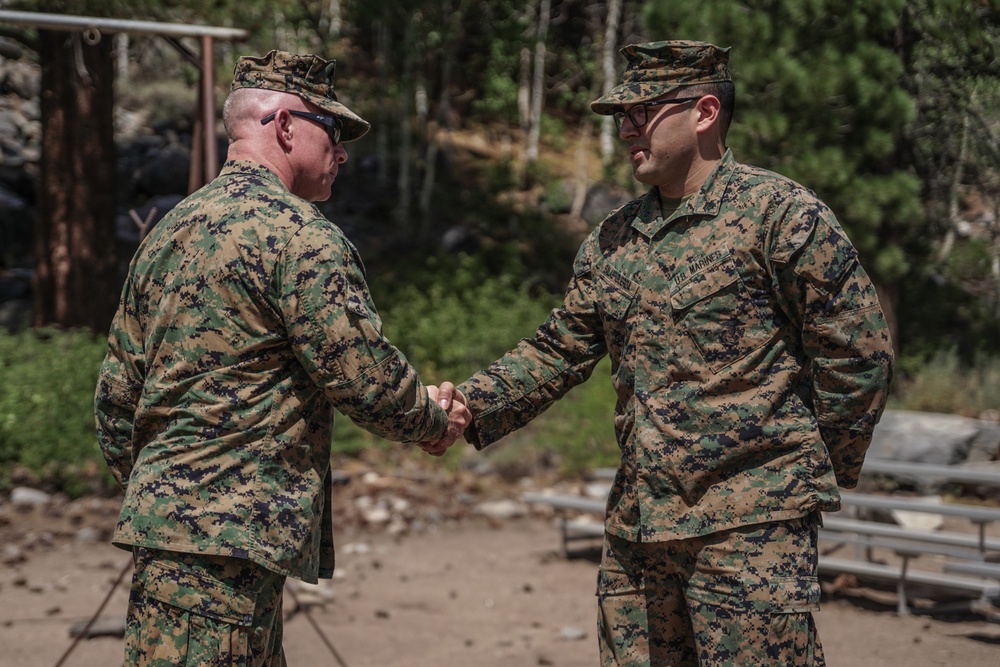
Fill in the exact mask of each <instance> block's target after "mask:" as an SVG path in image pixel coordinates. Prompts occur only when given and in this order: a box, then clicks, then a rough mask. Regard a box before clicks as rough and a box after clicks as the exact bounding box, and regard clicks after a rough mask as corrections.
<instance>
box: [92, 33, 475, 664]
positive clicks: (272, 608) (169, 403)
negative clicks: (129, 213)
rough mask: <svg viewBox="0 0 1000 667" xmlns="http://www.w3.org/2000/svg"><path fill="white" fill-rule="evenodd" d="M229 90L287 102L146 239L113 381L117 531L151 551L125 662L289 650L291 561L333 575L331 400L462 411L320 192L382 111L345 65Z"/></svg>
mask: <svg viewBox="0 0 1000 667" xmlns="http://www.w3.org/2000/svg"><path fill="white" fill-rule="evenodd" d="M232 88H233V93H232V94H231V95H230V98H229V100H227V110H226V113H228V114H230V115H231V116H233V117H235V116H238V114H239V113H240V112H239V111H237V110H236V107H238V106H239V105H240V104H242V105H243V108H244V113H245V114H246V108H247V106H248V105H249V108H250V109H251V110H253V109H255V107H254V105H255V104H257V105H260V104H265V105H266V104H271V108H272V110H274V113H273V114H269V115H267V116H264V115H263V113H260V112H259V111H257V112H256V113H259V115H255V116H253V117H251V118H250V119H249V120H247V119H246V118H243V120H242V122H243V125H242V126H240V129H239V130H238V134H239V136H237V137H236V139H235V140H234V137H233V131H234V130H233V128H231V127H230V123H231V122H232V123H235V122H236V121H235V120H232V119H231V118H229V117H228V116H227V118H226V122H227V131H228V132H229V133H230V140H231V142H232V143H231V144H230V153H229V159H228V160H227V162H226V163H225V165H224V166H223V168H222V170H221V173H220V174H219V176H218V177H217V178H216V179H214V180H213V181H212V182H211V183H210V184H209V185H207V186H205V187H204V188H202V189H201V190H199V191H198V192H196V193H194V194H192V195H191V196H189V197H188V198H187V199H185V200H184V201H182V202H181V203H180V204H178V205H177V206H176V207H175V208H174V209H173V210H171V211H170V213H169V214H168V215H167V216H166V217H165V218H164V219H163V220H162V221H161V222H160V223H159V224H157V225H156V226H155V227H154V228H153V230H152V232H151V233H150V235H149V236H148V237H147V238H146V239H145V241H144V242H143V244H142V246H141V248H140V250H139V251H138V253H137V254H136V256H135V258H134V259H133V261H132V264H131V266H130V269H129V274H128V278H127V281H126V284H125V286H124V289H123V294H122V299H121V305H120V307H119V310H118V313H117V315H116V317H115V320H114V322H113V325H112V329H111V334H110V337H109V350H108V354H107V357H106V359H105V361H104V364H103V366H102V368H101V371H100V379H99V382H98V386H97V392H96V414H97V425H98V437H99V440H100V445H101V448H102V450H103V452H104V455H105V458H106V460H107V462H108V465H109V467H110V469H111V472H112V474H113V475H114V476H115V478H116V479H117V481H118V482H119V484H120V485H121V486H122V488H123V489H124V491H125V498H124V503H123V507H122V510H121V516H120V520H119V522H118V526H117V529H116V530H115V533H114V538H113V541H114V543H115V544H116V545H117V546H120V547H123V548H126V549H133V550H134V552H135V560H136V569H135V574H134V576H133V587H132V594H131V598H130V604H129V621H128V634H127V637H126V658H127V664H129V665H150V666H153V667H156V666H160V665H163V666H166V665H175V664H186V665H189V666H190V665H216V664H225V665H230V664H232V665H283V664H284V657H283V653H282V650H281V591H282V586H283V583H284V580H285V577H296V578H299V579H302V580H304V581H307V582H316V581H317V578H319V577H326V578H329V577H330V576H331V575H332V573H333V568H334V545H333V532H332V518H331V508H330V499H331V475H330V442H331V430H332V424H333V413H334V410H337V411H339V412H341V413H343V414H344V415H346V416H348V417H349V418H351V419H352V420H353V421H354V422H356V423H357V424H359V425H361V426H363V427H364V428H366V429H368V430H369V431H371V432H373V433H376V434H378V435H381V436H384V437H386V438H388V439H391V440H395V441H401V442H419V441H424V440H437V439H439V438H442V437H443V436H445V435H446V433H447V430H448V429H449V427H450V421H449V420H450V418H449V415H448V414H447V413H446V412H445V410H443V409H442V408H441V407H440V406H439V405H437V404H436V403H435V401H434V400H432V398H433V397H432V396H431V395H430V394H429V392H428V388H426V387H424V386H423V385H422V384H421V383H420V381H419V379H418V377H417V374H416V372H415V371H414V369H413V368H412V367H411V366H410V364H409V363H408V362H407V360H406V358H405V357H404V355H403V354H402V353H401V352H400V351H399V350H397V349H396V348H395V347H393V346H392V345H391V344H390V343H389V341H388V340H386V339H385V338H384V337H383V335H382V333H381V328H382V327H381V321H380V319H379V316H378V313H377V311H376V309H375V305H374V303H373V302H372V298H371V295H370V293H369V291H368V287H367V285H366V281H365V275H364V270H363V268H362V264H361V259H360V258H359V256H358V253H357V251H356V250H355V248H354V246H353V245H352V244H351V243H350V241H348V240H347V238H346V237H345V236H344V234H343V233H342V232H341V230H340V229H339V228H338V227H337V226H336V225H335V224H333V223H332V222H330V221H329V220H327V219H326V218H324V217H323V215H322V214H321V213H320V211H319V209H317V208H316V206H315V205H314V204H312V203H311V201H316V200H320V199H326V198H327V197H328V196H329V192H330V188H329V186H330V183H331V182H332V180H333V178H334V177H335V174H336V169H337V166H338V165H339V164H340V163H342V162H344V161H345V160H346V159H347V152H346V150H345V149H344V148H343V146H342V145H341V142H343V141H350V140H353V139H357V138H358V137H360V136H361V135H363V134H364V133H365V132H366V131H367V130H368V127H369V126H368V123H367V122H365V121H364V120H362V119H361V118H360V117H358V116H357V115H355V114H354V113H353V112H351V111H350V110H349V109H348V108H347V107H345V106H343V105H342V104H340V103H339V102H337V101H336V96H335V94H334V89H333V88H334V63H333V62H328V61H326V60H324V59H322V58H319V57H317V56H313V55H308V56H299V55H294V54H289V53H284V52H278V51H273V52H271V53H269V54H268V55H266V56H264V57H261V58H254V57H244V58H241V59H240V60H239V62H238V63H237V65H236V70H235V76H234V81H233V86H232ZM261 91H266V92H261ZM274 91H277V93H278V94H275V92H274ZM289 93H290V94H289ZM241 95H242V97H241ZM254 95H256V96H257V97H253V96H254ZM261 95H264V96H268V95H269V96H270V97H264V98H261V97H260V96H261ZM248 96H249V97H248ZM261 99H263V100H264V101H263V102H261V101H260V100H261ZM240 100H242V101H240ZM254 100H257V101H256V102H255V101H254ZM231 104H232V108H231ZM297 107H304V108H297ZM317 108H318V111H317ZM289 109H292V111H289ZM321 112H322V113H321ZM303 114H305V115H303ZM310 114H311V115H310ZM258 121H259V122H258ZM247 142H250V143H249V149H247V148H246V147H245V146H246V145H247ZM279 144H280V145H279ZM259 146H265V147H267V148H268V150H270V151H271V152H269V153H267V152H262V153H261V156H262V157H261V159H259V160H258V159H255V158H254V155H255V154H256V153H255V150H256V149H257V148H258V147H259ZM275 155H277V156H278V159H277V160H275V159H274V156H275ZM273 163H278V165H279V166H278V167H274V166H273ZM265 165H267V166H265ZM300 191H302V192H307V193H308V199H307V195H305V194H302V195H301V196H300V195H299V192H300ZM467 423H468V420H467V419H466V420H465V421H464V422H461V423H460V425H459V426H458V429H457V431H456V432H460V431H461V429H462V428H464V426H465V425H466V424H467Z"/></svg>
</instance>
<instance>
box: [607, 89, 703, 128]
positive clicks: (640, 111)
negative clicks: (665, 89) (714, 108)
mask: <svg viewBox="0 0 1000 667" xmlns="http://www.w3.org/2000/svg"><path fill="white" fill-rule="evenodd" d="M701 98H702V96H701V95H699V96H698V97H676V98H674V99H672V100H655V101H653V102H640V103H639V104H636V105H635V106H634V107H631V108H630V109H629V110H628V111H616V112H614V113H613V114H611V117H612V118H614V119H615V127H616V128H618V131H619V132H621V131H622V122H623V121H624V120H625V116H628V119H629V120H630V121H632V127H634V128H636V129H639V128H640V127H642V126H643V125H645V124H646V123H648V122H649V115H648V114H647V113H646V107H656V106H660V105H661V104H684V103H685V102H693V101H695V100H700V99H701Z"/></svg>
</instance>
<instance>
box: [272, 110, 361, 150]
mask: <svg viewBox="0 0 1000 667" xmlns="http://www.w3.org/2000/svg"><path fill="white" fill-rule="evenodd" d="M279 111H280V109H279ZM286 111H287V112H288V113H290V114H291V115H293V116H298V117H299V118H305V119H307V120H311V121H315V122H317V123H319V124H320V125H323V126H324V128H326V134H327V136H329V137H330V141H332V142H333V144H334V145H337V144H339V143H340V131H341V129H343V127H344V124H343V123H342V122H341V121H340V119H339V118H337V117H335V116H325V115H323V114H321V113H312V112H311V111H296V110H295V109H286ZM277 113H278V112H277V111H274V112H272V113H269V114H267V115H266V116H264V117H263V118H261V119H260V124H261V125H267V124H268V123H270V122H271V121H272V120H274V117H275V116H276V115H277Z"/></svg>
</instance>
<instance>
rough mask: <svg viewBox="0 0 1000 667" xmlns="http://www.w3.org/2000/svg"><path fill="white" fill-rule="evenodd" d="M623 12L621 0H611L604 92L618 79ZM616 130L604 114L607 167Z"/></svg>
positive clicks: (604, 51)
mask: <svg viewBox="0 0 1000 667" xmlns="http://www.w3.org/2000/svg"><path fill="white" fill-rule="evenodd" d="M621 13H622V3H621V0H609V2H608V23H607V25H606V26H605V29H604V48H603V49H602V52H601V62H602V70H603V72H604V90H603V91H602V92H604V93H606V92H608V91H609V90H611V89H612V88H614V86H615V82H616V81H617V76H616V73H615V50H616V49H615V46H617V43H616V38H617V35H618V23H619V21H620V20H621ZM614 131H615V125H614V122H613V121H612V119H611V116H604V117H603V118H602V119H601V164H602V165H603V166H604V168H607V167H608V166H609V165H610V164H611V158H612V157H613V156H614V148H615V147H614V134H613V133H614Z"/></svg>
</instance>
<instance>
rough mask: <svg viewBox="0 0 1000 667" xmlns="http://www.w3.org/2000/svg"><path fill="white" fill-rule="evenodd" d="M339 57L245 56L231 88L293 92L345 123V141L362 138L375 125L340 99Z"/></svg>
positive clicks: (276, 53) (280, 53)
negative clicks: (337, 86)
mask: <svg viewBox="0 0 1000 667" xmlns="http://www.w3.org/2000/svg"><path fill="white" fill-rule="evenodd" d="M336 70H337V61H336V60H324V59H323V58H320V57H319V56H316V55H312V54H309V55H297V54H294V53H288V52H287V51H277V50H275V51H271V52H270V53H268V54H267V55H266V56H261V57H257V56H243V57H241V58H240V59H239V60H237V61H236V67H235V69H234V70H233V85H232V87H231V90H236V89H238V88H263V89H265V90H277V91H280V92H283V93H292V94H295V95H298V96H299V97H301V98H302V99H305V100H308V101H310V102H312V103H313V104H315V105H316V106H318V107H319V108H321V109H323V110H324V111H328V112H330V113H331V114H332V115H334V116H336V117H337V118H339V119H340V120H341V122H343V124H344V127H343V130H341V133H340V140H341V141H353V140H354V139H360V138H361V137H362V136H364V134H365V133H366V132H368V130H369V129H370V128H371V125H370V124H369V123H368V121H366V120H364V119H363V118H361V116H359V115H357V114H356V113H354V112H353V111H351V110H350V109H348V108H347V107H346V106H344V105H343V104H341V103H340V102H338V101H337V94H336V93H335V92H334V91H333V82H334V78H335V76H334V75H335V73H336Z"/></svg>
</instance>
